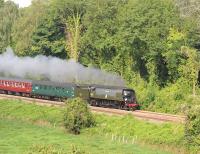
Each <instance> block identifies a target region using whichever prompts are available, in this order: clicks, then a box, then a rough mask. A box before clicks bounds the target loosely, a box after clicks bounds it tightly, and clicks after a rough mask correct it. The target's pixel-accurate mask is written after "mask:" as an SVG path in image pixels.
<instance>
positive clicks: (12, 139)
mask: <svg viewBox="0 0 200 154" xmlns="http://www.w3.org/2000/svg"><path fill="white" fill-rule="evenodd" d="M33 145H55V146H56V147H58V149H63V151H65V152H66V153H70V151H71V149H72V145H75V146H77V147H79V148H80V149H82V150H84V151H86V152H90V153H95V154H102V153H106V154H108V153H110V154H111V153H113V154H129V153H130V154H131V153H134V154H155V153H157V154H165V153H167V152H161V151H158V150H154V149H148V148H144V147H142V146H138V145H135V144H130V143H126V144H125V143H119V142H117V141H112V140H111V139H110V138H105V137H102V136H99V135H86V134H81V135H78V136H75V135H71V134H67V133H65V132H64V131H63V130H62V129H58V128H52V127H47V126H37V125H34V124H30V123H25V122H19V121H13V120H5V119H0V153H2V154H7V153H10V154H15V153H19V154H22V153H25V152H26V151H30V150H29V149H30V148H31V147H32V146H33Z"/></svg>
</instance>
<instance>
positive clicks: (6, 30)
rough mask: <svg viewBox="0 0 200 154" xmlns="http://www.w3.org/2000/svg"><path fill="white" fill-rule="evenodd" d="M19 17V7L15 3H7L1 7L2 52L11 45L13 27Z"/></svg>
mask: <svg viewBox="0 0 200 154" xmlns="http://www.w3.org/2000/svg"><path fill="white" fill-rule="evenodd" d="M0 5H1V6H2V2H1V4H0ZM17 17H18V7H17V6H16V4H15V3H14V2H11V1H7V2H5V3H4V4H3V6H2V7H0V52H2V51H3V50H5V48H6V47H8V46H10V45H11V32H12V27H13V24H14V22H15V21H16V19H17Z"/></svg>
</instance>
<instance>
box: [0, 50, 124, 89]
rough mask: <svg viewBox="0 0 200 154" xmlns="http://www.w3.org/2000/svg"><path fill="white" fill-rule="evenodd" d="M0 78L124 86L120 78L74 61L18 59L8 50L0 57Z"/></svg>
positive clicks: (54, 58)
mask: <svg viewBox="0 0 200 154" xmlns="http://www.w3.org/2000/svg"><path fill="white" fill-rule="evenodd" d="M0 76H6V77H17V78H26V79H37V80H50V81H55V82H67V83H69V82H76V83H84V84H102V85H115V86H123V85H124V80H123V79H122V78H121V77H120V76H118V75H116V74H111V73H107V72H104V71H101V70H99V69H95V68H89V67H84V66H83V65H81V64H79V63H76V62H75V61H74V60H68V61H66V60H61V59H59V58H56V57H51V56H49V57H46V56H43V55H38V56H36V57H18V56H16V55H15V54H14V53H13V51H12V49H10V48H8V49H7V51H6V52H4V53H3V54H1V55H0Z"/></svg>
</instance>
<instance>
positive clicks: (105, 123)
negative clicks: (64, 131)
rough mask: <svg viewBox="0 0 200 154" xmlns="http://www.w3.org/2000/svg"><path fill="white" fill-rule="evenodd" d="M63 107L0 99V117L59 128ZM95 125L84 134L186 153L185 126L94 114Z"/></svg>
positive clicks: (85, 130)
mask: <svg viewBox="0 0 200 154" xmlns="http://www.w3.org/2000/svg"><path fill="white" fill-rule="evenodd" d="M63 110H64V108H60V107H59V108H58V107H56V106H39V105H37V104H33V103H32V104H28V103H24V102H23V101H20V100H5V99H4V100H0V117H1V118H4V119H11V120H12V119H14V120H16V121H23V122H28V123H31V124H36V125H40V126H41V125H43V126H47V127H53V128H62V126H63ZM95 119H96V122H97V125H96V126H95V127H93V128H89V129H84V130H83V132H82V133H83V134H87V135H89V136H94V135H98V136H104V137H105V138H107V139H109V140H110V141H111V142H114V143H122V144H134V145H135V144H136V145H145V146H147V145H148V146H149V147H151V148H154V149H162V150H163V151H165V152H166V151H167V152H169V153H186V151H185V149H184V141H183V137H184V126H183V124H181V123H180V124H178V123H177V124H174V123H170V122H167V123H150V122H148V121H141V120H137V119H135V118H134V117H133V116H131V115H130V114H129V115H126V116H107V115H104V114H95Z"/></svg>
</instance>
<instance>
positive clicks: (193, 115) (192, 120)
mask: <svg viewBox="0 0 200 154" xmlns="http://www.w3.org/2000/svg"><path fill="white" fill-rule="evenodd" d="M185 139H186V141H187V143H188V144H189V145H193V146H196V147H200V106H199V105H196V106H195V105H194V106H192V108H190V109H189V110H188V114H187V122H186V124H185Z"/></svg>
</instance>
